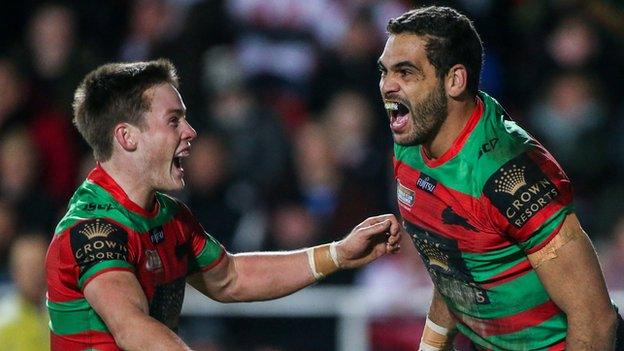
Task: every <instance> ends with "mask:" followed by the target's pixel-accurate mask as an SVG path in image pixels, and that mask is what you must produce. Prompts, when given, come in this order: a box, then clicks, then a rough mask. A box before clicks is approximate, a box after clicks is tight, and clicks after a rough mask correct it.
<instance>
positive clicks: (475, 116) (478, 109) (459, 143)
mask: <svg viewBox="0 0 624 351" xmlns="http://www.w3.org/2000/svg"><path fill="white" fill-rule="evenodd" d="M476 100H477V101H476V102H477V105H476V106H475V109H474V111H473V112H472V115H470V118H469V119H468V122H467V123H466V125H465V126H464V129H462V131H461V133H459V135H458V136H457V138H456V139H455V141H454V142H453V145H451V147H450V148H449V149H448V150H447V151H446V152H445V153H444V154H443V155H442V156H440V157H438V158H436V159H431V158H429V156H427V153H426V152H425V148H424V147H421V148H420V154H421V155H422V158H423V161H424V162H425V164H426V165H427V166H429V167H431V168H435V167H438V166H440V165H441V164H444V162H446V161H448V160H450V159H452V158H453V157H454V156H455V155H457V154H458V153H459V151H460V150H461V149H462V147H463V146H464V144H465V143H466V140H468V137H469V136H470V133H472V131H473V130H474V128H475V127H476V126H477V123H479V120H480V119H481V116H482V115H483V102H482V101H481V99H480V98H479V97H476Z"/></svg>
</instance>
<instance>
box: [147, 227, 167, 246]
mask: <svg viewBox="0 0 624 351" xmlns="http://www.w3.org/2000/svg"><path fill="white" fill-rule="evenodd" d="M149 235H150V240H151V241H152V243H153V244H154V245H156V244H160V243H162V242H163V241H164V240H165V231H164V230H163V227H162V226H158V227H156V228H153V229H152V230H150V233H149Z"/></svg>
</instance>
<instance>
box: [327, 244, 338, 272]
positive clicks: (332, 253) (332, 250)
mask: <svg viewBox="0 0 624 351" xmlns="http://www.w3.org/2000/svg"><path fill="white" fill-rule="evenodd" d="M336 246H338V243H337V242H335V241H334V242H332V243H331V244H329V255H330V256H331V259H332V261H334V264H335V265H336V267H338V268H340V263H338V251H337V250H336Z"/></svg>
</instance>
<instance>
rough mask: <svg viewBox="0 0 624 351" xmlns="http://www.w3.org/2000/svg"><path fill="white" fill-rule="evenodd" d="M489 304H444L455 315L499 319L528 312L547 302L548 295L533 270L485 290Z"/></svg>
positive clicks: (448, 301) (447, 301)
mask: <svg viewBox="0 0 624 351" xmlns="http://www.w3.org/2000/svg"><path fill="white" fill-rule="evenodd" d="M487 295H488V298H489V301H490V303H489V304H476V303H475V304H465V305H462V304H456V303H453V301H451V300H450V299H445V301H446V303H447V304H448V305H449V307H451V308H452V309H453V310H454V311H455V312H456V313H460V314H464V315H466V316H469V317H472V318H476V319H491V318H501V317H506V316H510V315H514V314H516V313H519V312H522V311H526V310H529V309H531V308H534V307H535V306H538V305H541V304H543V303H545V302H546V301H548V299H549V297H548V293H547V292H546V290H545V289H544V287H543V285H542V283H541V282H540V280H539V277H538V276H537V273H536V272H535V271H534V270H531V271H529V272H527V273H526V274H523V275H522V276H520V277H518V278H516V279H513V280H510V281H508V282H505V283H503V284H501V285H498V286H495V287H493V288H491V289H489V290H487Z"/></svg>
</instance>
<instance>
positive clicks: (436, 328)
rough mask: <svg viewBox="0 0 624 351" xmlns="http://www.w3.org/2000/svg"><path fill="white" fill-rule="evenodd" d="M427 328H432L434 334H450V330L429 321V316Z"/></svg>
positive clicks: (426, 323)
mask: <svg viewBox="0 0 624 351" xmlns="http://www.w3.org/2000/svg"><path fill="white" fill-rule="evenodd" d="M425 326H426V327H429V328H431V330H433V331H434V332H436V333H438V334H440V335H448V333H449V330H448V328H444V327H443V326H441V325H437V324H435V323H434V322H433V321H432V320H431V319H429V316H427V321H426V322H425Z"/></svg>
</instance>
